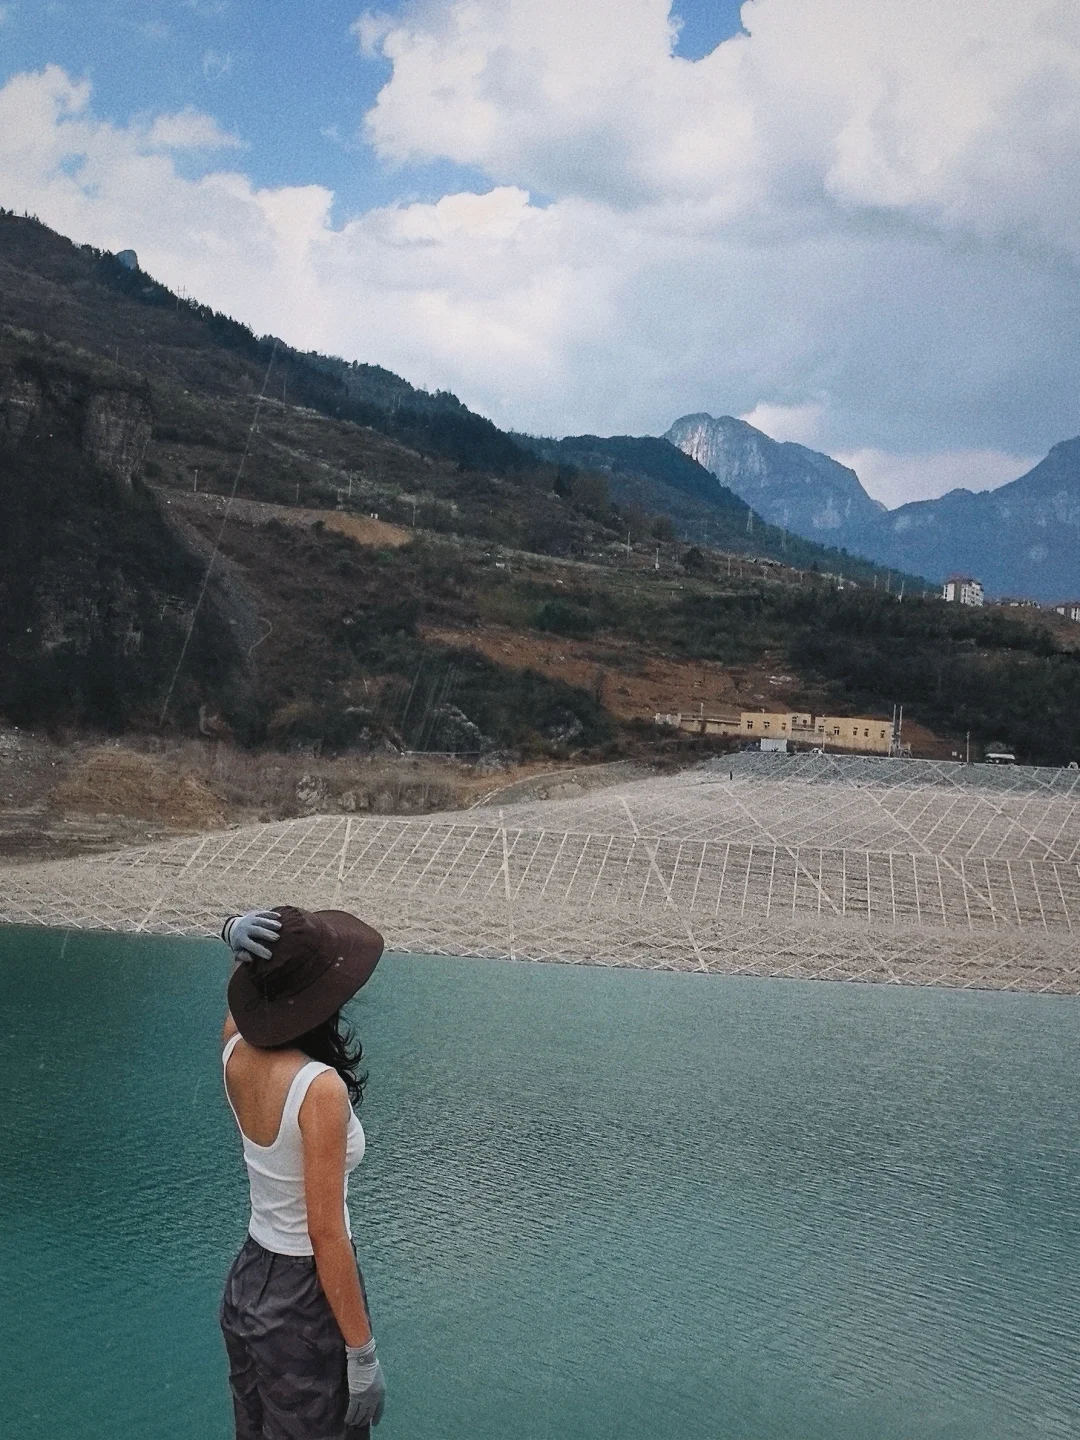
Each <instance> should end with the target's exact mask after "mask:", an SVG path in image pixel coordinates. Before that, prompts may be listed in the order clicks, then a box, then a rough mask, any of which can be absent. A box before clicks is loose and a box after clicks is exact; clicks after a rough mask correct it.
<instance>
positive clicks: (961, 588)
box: [941, 575, 986, 605]
mask: <svg viewBox="0 0 1080 1440" xmlns="http://www.w3.org/2000/svg"><path fill="white" fill-rule="evenodd" d="M941 598H942V599H943V600H948V601H950V602H951V603H952V604H954V605H985V604H986V597H985V595H984V594H983V587H982V582H981V581H980V580H973V579H972V577H971V576H970V575H950V576H949V578H948V579H947V580H946V581H945V584H944V587H943V588H942V591H941Z"/></svg>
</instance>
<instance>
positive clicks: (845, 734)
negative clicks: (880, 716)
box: [739, 710, 892, 755]
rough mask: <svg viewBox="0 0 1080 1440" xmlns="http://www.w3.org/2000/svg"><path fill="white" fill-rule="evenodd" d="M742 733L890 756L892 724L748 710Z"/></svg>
mask: <svg viewBox="0 0 1080 1440" xmlns="http://www.w3.org/2000/svg"><path fill="white" fill-rule="evenodd" d="M739 729H740V731H741V732H742V734H744V735H752V736H753V737H754V738H755V739H769V740H801V741H803V742H804V743H805V744H810V745H822V746H828V747H829V748H830V749H835V750H861V751H867V752H869V753H870V754H871V755H888V753H889V749H890V744H891V740H892V722H891V721H889V720H875V719H873V718H871V717H870V716H866V715H817V716H814V715H807V714H806V713H805V712H803V713H797V712H794V711H790V710H787V711H783V710H781V711H771V710H744V711H743V712H742V716H741V717H740V726H739Z"/></svg>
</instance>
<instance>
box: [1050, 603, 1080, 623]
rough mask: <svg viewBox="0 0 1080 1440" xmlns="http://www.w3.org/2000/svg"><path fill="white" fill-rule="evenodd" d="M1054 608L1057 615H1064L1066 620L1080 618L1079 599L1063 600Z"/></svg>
mask: <svg viewBox="0 0 1080 1440" xmlns="http://www.w3.org/2000/svg"><path fill="white" fill-rule="evenodd" d="M1054 609H1055V610H1056V611H1057V613H1058V614H1059V615H1064V616H1065V618H1066V620H1080V600H1063V601H1062V602H1061V604H1060V605H1055V606H1054Z"/></svg>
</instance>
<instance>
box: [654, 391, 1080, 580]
mask: <svg viewBox="0 0 1080 1440" xmlns="http://www.w3.org/2000/svg"><path fill="white" fill-rule="evenodd" d="M664 438H665V439H667V440H668V441H669V442H670V443H671V444H673V445H676V446H677V447H678V448H680V449H682V450H683V452H684V453H685V454H689V455H692V456H693V457H694V458H698V459H700V460H701V462H702V463H705V462H708V463H707V464H706V468H707V469H709V471H710V473H712V474H713V475H714V476H715V478H716V479H717V481H718V483H720V484H721V485H724V486H726V487H727V488H729V489H731V490H733V491H735V493H736V494H738V495H740V496H741V498H742V499H743V500H744V501H746V502H747V503H748V504H753V506H754V508H755V509H756V510H758V511H760V512H761V513H762V514H763V515H765V517H766V518H767V519H768V520H769V521H770V522H771V523H773V524H775V525H781V526H783V527H784V528H790V529H792V530H794V531H796V533H798V534H800V535H803V536H804V537H806V538H809V539H813V540H815V541H817V542H818V543H822V542H825V543H832V544H834V545H836V546H839V547H842V548H845V549H847V550H848V551H850V552H852V553H854V554H857V555H861V556H864V557H865V558H866V559H867V560H869V561H873V562H874V563H876V564H878V565H885V566H889V567H890V568H896V569H898V570H902V571H905V572H909V573H914V574H919V575H925V576H927V577H928V578H930V579H933V580H936V581H939V582H940V581H942V580H944V579H945V578H946V577H947V576H948V575H949V574H950V573H953V572H956V571H967V572H970V573H971V574H973V575H975V576H977V577H978V578H979V579H980V580H981V581H982V583H983V585H984V587H985V588H986V590H987V593H988V594H990V595H994V596H1000V595H1006V594H1009V595H1012V594H1016V595H1027V596H1030V597H1031V598H1033V599H1037V600H1040V601H1042V602H1049V601H1054V600H1061V599H1065V598H1071V597H1073V596H1075V595H1078V594H1080V437H1078V438H1074V439H1067V440H1061V441H1059V442H1058V443H1057V444H1056V445H1054V446H1052V447H1051V449H1050V451H1049V452H1048V454H1047V455H1046V456H1045V457H1044V458H1043V459H1042V460H1040V461H1039V462H1038V464H1037V465H1035V466H1033V467H1032V469H1030V470H1028V471H1027V472H1026V473H1025V474H1023V475H1020V476H1018V477H1017V478H1016V479H1015V480H1010V481H1008V482H1007V483H1006V484H1004V485H1001V486H998V487H996V488H994V489H986V490H970V489H968V488H966V487H963V486H958V487H956V488H955V489H953V490H950V491H948V492H946V494H944V495H940V496H938V497H936V498H934V499H930V500H912V501H908V502H907V503H906V504H904V505H900V506H897V507H896V508H895V509H892V510H889V509H886V508H885V507H884V506H883V505H882V504H881V503H880V501H876V500H874V499H873V498H872V497H871V496H870V495H868V494H867V492H866V490H865V489H864V488H863V486H862V483H861V482H860V481H859V479H858V475H857V474H856V472H855V471H854V470H852V469H850V468H849V467H847V466H844V465H841V464H840V462H839V461H837V460H834V459H833V458H832V457H831V456H829V455H826V454H825V453H824V452H821V451H814V450H810V449H809V448H808V447H806V446H802V445H796V444H794V443H793V442H780V441H775V440H772V439H771V437H769V436H767V435H765V434H764V432H762V431H758V430H755V428H754V427H753V426H751V425H749V424H748V423H747V422H746V421H744V420H737V419H735V418H734V417H733V416H721V417H719V418H714V417H712V416H709V415H707V414H704V413H703V412H698V413H696V414H690V415H685V416H682V417H681V418H680V419H679V420H676V421H675V422H674V424H673V425H672V426H671V427H670V428H669V430H668V431H667V432H666V433H665V436H664ZM815 487H816V489H815ZM855 487H857V491H856V489H855ZM860 496H861V497H862V499H860V498H859V497H860ZM864 502H865V503H864ZM826 536H827V537H828V539H827V540H826Z"/></svg>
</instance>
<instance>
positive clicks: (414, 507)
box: [412, 497, 416, 530]
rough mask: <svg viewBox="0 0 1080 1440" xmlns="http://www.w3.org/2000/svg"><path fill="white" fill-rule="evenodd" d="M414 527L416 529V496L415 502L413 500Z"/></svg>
mask: <svg viewBox="0 0 1080 1440" xmlns="http://www.w3.org/2000/svg"><path fill="white" fill-rule="evenodd" d="M412 528H413V529H414V530H415V529H416V499H415V497H414V498H413V502H412Z"/></svg>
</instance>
